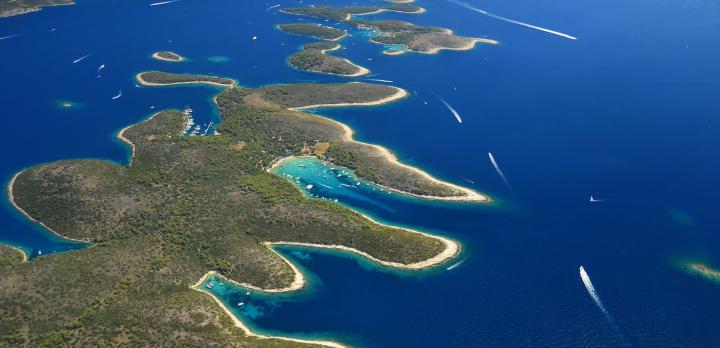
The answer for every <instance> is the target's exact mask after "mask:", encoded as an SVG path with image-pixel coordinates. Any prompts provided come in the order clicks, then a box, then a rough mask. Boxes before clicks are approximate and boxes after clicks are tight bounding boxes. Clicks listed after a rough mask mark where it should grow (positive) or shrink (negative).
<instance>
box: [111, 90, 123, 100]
mask: <svg viewBox="0 0 720 348" xmlns="http://www.w3.org/2000/svg"><path fill="white" fill-rule="evenodd" d="M120 97H122V89H121V90H120V92H118V94H117V95H116V96H114V97H112V100H115V99H118V98H120Z"/></svg>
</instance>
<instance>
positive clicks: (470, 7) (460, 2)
mask: <svg viewBox="0 0 720 348" xmlns="http://www.w3.org/2000/svg"><path fill="white" fill-rule="evenodd" d="M448 1H449V2H452V3H453V4H456V5H460V6H462V7H465V8H466V9H468V10H471V11H475V12H477V13H480V14H483V15H486V16H488V17H492V18H495V19H499V20H501V21H504V22H508V23H512V24H517V25H520V26H523V27H526V28H530V29H534V30H539V31H543V32H546V33H549V34H553V35H557V36H560V37H564V38H566V39H570V40H577V37H575V36H572V35H568V34H565V33H561V32H559V31H555V30H550V29H547V28H543V27H538V26H537V25H532V24H529V23H524V22H520V21H516V20H514V19H510V18H506V17H503V16H498V15H496V14H494V13H491V12H488V11H485V10H481V9H479V8H477V7H475V6H473V5H470V4H468V3H467V2H462V1H459V0H448Z"/></svg>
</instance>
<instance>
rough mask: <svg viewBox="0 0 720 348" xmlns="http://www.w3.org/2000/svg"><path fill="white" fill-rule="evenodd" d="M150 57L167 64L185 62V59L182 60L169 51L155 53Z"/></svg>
mask: <svg viewBox="0 0 720 348" xmlns="http://www.w3.org/2000/svg"><path fill="white" fill-rule="evenodd" d="M152 56H153V58H155V59H158V60H165V61H169V62H182V61H183V60H185V58H183V56H181V55H179V54H177V53H175V52H170V51H161V52H155V53H153V55H152Z"/></svg>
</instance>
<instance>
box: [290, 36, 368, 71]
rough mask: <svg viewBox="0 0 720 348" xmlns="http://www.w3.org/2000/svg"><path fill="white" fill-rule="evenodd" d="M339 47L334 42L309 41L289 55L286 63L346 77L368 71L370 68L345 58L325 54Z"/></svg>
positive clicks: (299, 67)
mask: <svg viewBox="0 0 720 348" xmlns="http://www.w3.org/2000/svg"><path fill="white" fill-rule="evenodd" d="M340 47H341V46H340V45H339V44H337V43H334V42H315V43H309V44H306V45H304V46H303V48H302V50H300V51H299V52H297V53H295V54H293V55H292V56H290V58H288V63H289V64H290V65H291V66H293V67H295V68H297V69H300V70H305V71H311V72H317V73H323V74H331V75H340V76H346V77H357V76H362V75H367V74H368V73H370V70H368V69H366V68H363V67H361V66H359V65H355V64H353V63H352V62H350V61H349V60H347V59H344V58H338V57H335V56H331V55H328V54H327V52H328V51H335V50H338V49H340Z"/></svg>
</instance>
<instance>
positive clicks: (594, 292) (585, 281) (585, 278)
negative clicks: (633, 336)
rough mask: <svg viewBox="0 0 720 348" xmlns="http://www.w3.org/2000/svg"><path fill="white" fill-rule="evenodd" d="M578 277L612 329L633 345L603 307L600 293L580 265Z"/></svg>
mask: <svg viewBox="0 0 720 348" xmlns="http://www.w3.org/2000/svg"><path fill="white" fill-rule="evenodd" d="M580 279H582V282H583V284H584V285H585V289H587V292H588V294H589V295H590V297H591V298H592V300H593V301H594V302H595V305H597V307H598V308H600V311H601V312H602V313H603V314H604V315H605V318H606V319H607V321H608V323H609V324H610V326H612V328H613V330H615V332H616V333H617V334H618V335H619V336H620V337H622V339H623V340H625V342H626V343H628V344H629V345H630V346H634V344H633V342H632V341H631V340H629V339H628V337H626V336H625V334H623V332H622V331H621V330H620V328H619V327H618V326H617V324H615V319H613V317H612V316H611V315H610V312H608V310H607V308H605V305H604V304H603V303H602V301H601V300H600V295H598V293H597V290H595V286H593V283H592V281H590V276H589V275H588V274H587V272H585V268H584V267H583V266H580Z"/></svg>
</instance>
